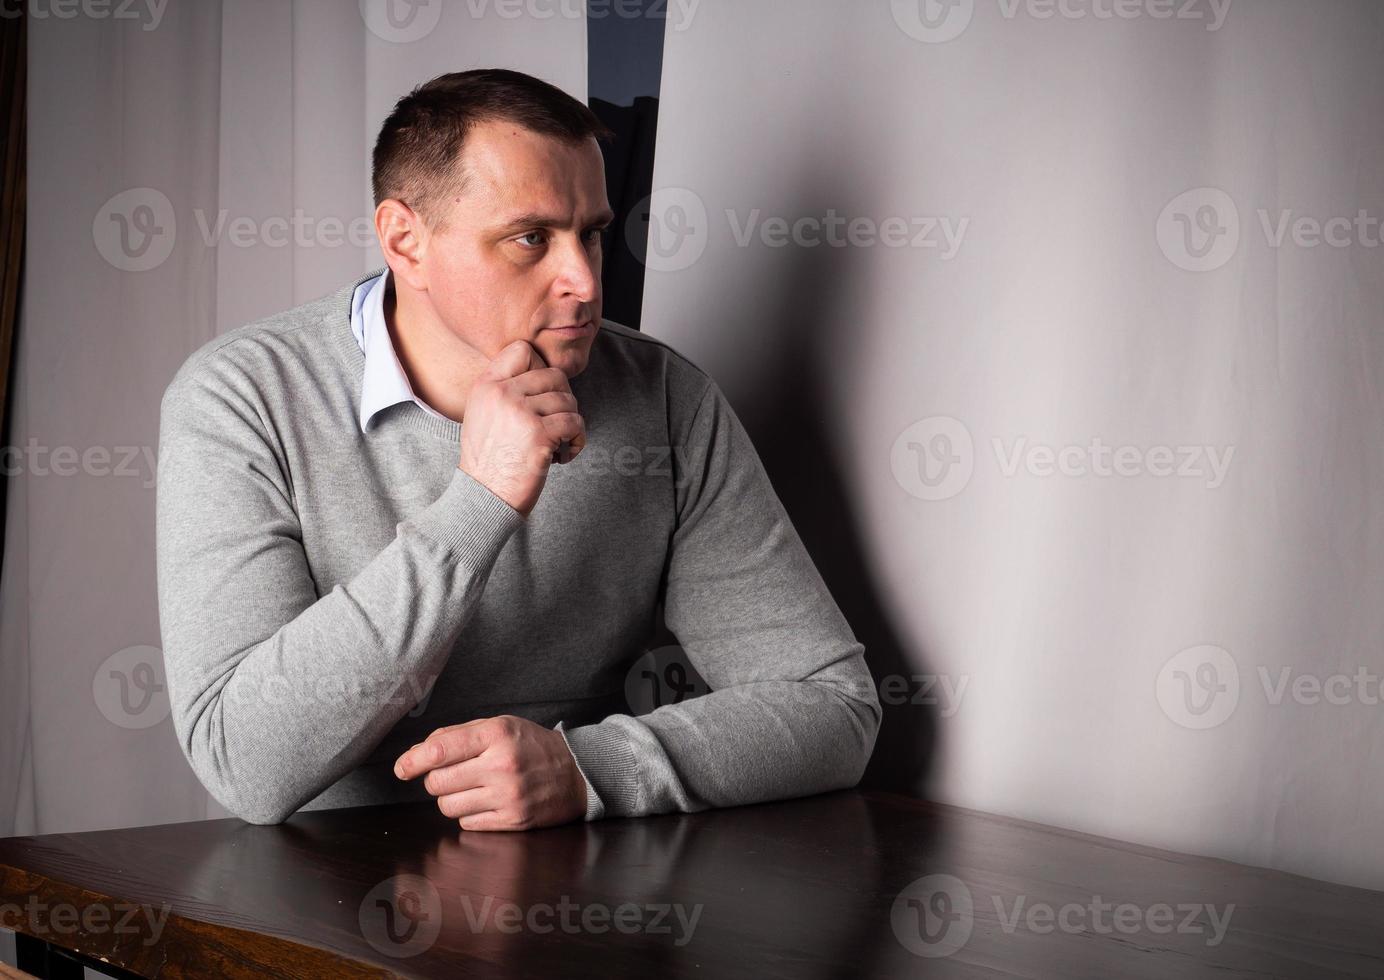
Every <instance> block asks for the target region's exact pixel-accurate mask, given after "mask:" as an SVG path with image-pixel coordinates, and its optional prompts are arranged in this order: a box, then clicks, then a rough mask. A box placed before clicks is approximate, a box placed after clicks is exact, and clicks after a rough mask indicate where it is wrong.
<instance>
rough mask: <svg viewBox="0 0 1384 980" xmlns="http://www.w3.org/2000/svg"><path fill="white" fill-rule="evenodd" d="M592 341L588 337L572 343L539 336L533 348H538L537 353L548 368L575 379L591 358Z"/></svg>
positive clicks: (591, 338)
mask: <svg viewBox="0 0 1384 980" xmlns="http://www.w3.org/2000/svg"><path fill="white" fill-rule="evenodd" d="M594 339H595V338H594V337H589V338H586V339H584V340H581V341H576V342H573V341H564V340H561V339H559V338H551V337H544V336H542V335H541V334H540V335H539V338H538V341H537V342H536V343H535V344H534V346H535V347H536V348H538V353H540V354H542V355H543V360H544V361H546V362H547V364H548V366H549V367H555V368H557V369H558V370H560V371H561V372H562V373H563V374H565V375H567V377H569V378H575V377H576V376H577V375H579V374H581V373H582V372H583V371H585V370H586V364H587V361H589V360H590V358H591V341H592V340H594Z"/></svg>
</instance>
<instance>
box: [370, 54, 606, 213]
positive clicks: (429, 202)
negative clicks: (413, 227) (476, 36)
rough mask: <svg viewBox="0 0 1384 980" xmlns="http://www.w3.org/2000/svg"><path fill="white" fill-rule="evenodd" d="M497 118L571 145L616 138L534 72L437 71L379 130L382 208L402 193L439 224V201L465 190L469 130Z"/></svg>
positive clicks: (376, 174) (376, 181)
mask: <svg viewBox="0 0 1384 980" xmlns="http://www.w3.org/2000/svg"><path fill="white" fill-rule="evenodd" d="M496 120H500V121H504V122H512V123H516V124H518V125H520V126H522V127H524V128H525V129H528V130H531V131H533V132H535V133H540V134H542V135H544V136H552V137H555V138H557V139H560V140H563V141H565V142H569V143H580V142H581V141H582V140H585V139H586V138H588V137H592V136H594V137H595V138H596V139H597V140H608V139H612V138H613V137H614V135H615V134H614V133H613V132H611V130H610V129H609V128H608V127H606V126H605V124H604V123H602V122H601V120H600V119H599V118H598V117H597V116H596V114H595V113H594V112H592V111H591V109H590V108H589V107H587V106H585V105H582V103H581V102H579V101H577V100H576V99H574V98H572V96H570V95H568V94H567V93H566V92H564V91H562V89H560V88H558V87H557V86H556V85H551V84H549V83H548V82H545V81H543V80H542V79H539V78H534V77H533V76H532V75H525V74H524V73H523V72H518V71H510V70H509V69H506V68H477V69H474V70H472V71H455V72H450V73H448V74H446V75H438V76H437V77H436V78H434V79H432V80H430V81H427V82H424V83H423V84H421V85H419V86H417V87H416V88H414V89H413V91H411V92H409V94H408V95H405V96H404V97H403V98H401V99H400V100H399V101H398V102H397V103H395V105H394V111H393V112H391V113H390V114H389V118H388V119H386V120H385V121H384V125H383V126H381V127H380V135H379V137H378V138H377V139H376V140H375V152H374V155H373V158H372V162H371V175H370V181H371V185H372V189H373V191H374V194H375V205H376V206H379V203H380V202H381V201H383V200H386V199H388V198H396V199H398V200H401V201H403V202H404V203H405V204H407V205H408V206H409V207H411V208H413V209H414V210H415V211H417V212H419V214H421V215H422V216H423V220H425V221H426V222H428V224H429V225H430V226H432V227H434V228H440V227H441V224H442V221H441V219H442V216H443V214H444V213H445V209H444V208H441V207H438V204H439V203H440V202H441V201H443V200H446V199H448V198H450V197H452V196H453V195H456V194H460V193H461V192H462V191H463V190H465V187H466V175H465V174H464V173H462V169H461V166H460V154H461V149H462V144H463V143H464V141H465V139H466V134H467V132H469V131H470V129H471V127H472V126H474V125H476V123H479V122H489V121H496Z"/></svg>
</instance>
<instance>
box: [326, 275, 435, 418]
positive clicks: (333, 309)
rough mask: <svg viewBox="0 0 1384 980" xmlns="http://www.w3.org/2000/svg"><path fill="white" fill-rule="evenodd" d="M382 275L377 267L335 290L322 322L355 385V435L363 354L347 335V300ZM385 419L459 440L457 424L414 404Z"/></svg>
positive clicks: (353, 337) (399, 407)
mask: <svg viewBox="0 0 1384 980" xmlns="http://www.w3.org/2000/svg"><path fill="white" fill-rule="evenodd" d="M384 271H385V270H384V266H381V267H380V268H378V269H376V270H374V271H373V272H367V273H366V274H365V275H363V276H361V277H360V278H359V279H357V280H356V281H355V282H353V283H351V284H350V285H348V286H343V287H342V288H341V289H339V290H338V291H337V293H336V295H335V296H334V297H333V298H332V302H331V304H330V309H329V310H328V311H327V315H326V317H325V318H324V320H323V323H324V325H325V326H326V328H327V333H328V336H329V337H330V338H331V340H332V342H333V343H334V344H335V345H336V347H337V349H338V350H339V351H340V353H341V354H342V356H344V357H345V358H346V363H347V364H349V365H350V367H351V377H352V380H353V381H354V382H355V392H354V393H355V403H356V425H355V428H356V431H357V432H359V431H360V392H361V386H362V385H364V384H365V352H364V351H363V350H361V349H360V344H359V343H358V342H357V341H356V335H355V334H354V333H353V332H352V331H351V297H352V295H354V293H355V291H356V288H357V287H358V286H360V285H361V284H362V283H364V282H368V281H369V280H371V279H373V278H375V277H376V276H378V275H382V274H383V273H384ZM388 418H389V419H392V420H394V422H395V423H396V424H398V425H403V426H406V427H408V428H409V429H412V430H414V431H416V432H424V433H427V434H428V435H430V436H434V437H436V438H439V439H446V440H448V441H451V442H459V441H460V440H461V423H460V422H454V421H452V420H451V419H448V418H437V417H435V416H432V415H429V414H428V413H427V412H425V411H423V409H421V408H419V407H418V405H417V404H415V403H414V402H401V403H400V404H399V405H394V406H391V407H390V409H389V415H388ZM381 424H384V422H383V421H379V422H376V423H375V426H378V425H381ZM375 426H372V427H371V432H372V433H373V432H374V431H375Z"/></svg>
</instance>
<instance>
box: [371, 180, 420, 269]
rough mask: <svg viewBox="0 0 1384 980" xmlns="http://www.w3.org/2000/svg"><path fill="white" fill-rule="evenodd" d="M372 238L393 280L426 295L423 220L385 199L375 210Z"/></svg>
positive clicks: (404, 205) (418, 215) (410, 210)
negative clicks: (373, 234)
mask: <svg viewBox="0 0 1384 980" xmlns="http://www.w3.org/2000/svg"><path fill="white" fill-rule="evenodd" d="M375 235H376V237H377V238H378V239H379V241H380V251H382V252H384V260H385V262H386V263H388V265H389V268H390V271H391V272H393V273H394V276H395V278H396V279H398V280H401V281H403V282H405V283H407V284H408V285H409V287H410V288H412V289H414V290H416V291H418V292H423V291H426V289H427V276H426V275H425V274H424V271H423V264H422V260H423V252H424V250H425V249H426V247H427V238H428V228H427V226H426V225H425V224H424V222H423V216H422V215H420V214H419V213H418V212H417V211H415V210H413V208H411V207H409V206H408V205H407V204H405V203H404V202H403V201H400V200H398V199H397V198H392V197H391V198H386V199H385V200H383V201H381V202H380V203H379V205H377V206H376V208H375Z"/></svg>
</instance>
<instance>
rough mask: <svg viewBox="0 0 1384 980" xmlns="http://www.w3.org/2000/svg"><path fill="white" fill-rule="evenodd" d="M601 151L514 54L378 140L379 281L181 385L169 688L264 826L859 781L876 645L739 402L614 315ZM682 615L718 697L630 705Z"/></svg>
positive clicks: (161, 480)
mask: <svg viewBox="0 0 1384 980" xmlns="http://www.w3.org/2000/svg"><path fill="white" fill-rule="evenodd" d="M606 136H608V132H607V131H605V130H604V128H603V127H602V126H601V124H600V122H599V121H598V120H597V119H596V117H595V116H594V114H592V113H591V112H590V110H589V109H588V108H587V107H585V106H583V105H582V104H581V103H579V102H577V101H576V100H574V99H572V98H571V97H570V96H568V95H566V94H564V93H563V92H561V91H560V90H559V89H557V88H555V87H553V86H551V85H548V84H547V83H545V82H541V81H539V80H537V79H535V78H531V77H530V76H527V75H523V74H520V73H517V72H512V71H501V70H482V71H469V72H461V73H454V74H449V75H444V76H441V77H439V78H436V79H434V80H432V81H431V82H428V83H426V84H425V85H422V86H419V87H418V88H416V89H415V90H414V91H413V92H412V93H410V94H409V95H408V96H406V97H405V98H403V99H401V100H400V101H399V102H398V104H397V105H396V107H395V109H394V111H393V113H392V114H391V116H390V117H389V119H388V120H386V122H385V124H384V126H383V128H382V129H381V132H380V135H379V139H378V142H377V144H376V147H375V151H374V161H373V163H374V174H373V177H374V195H375V201H376V210H375V229H376V232H377V234H378V238H379V243H380V247H381V249H382V250H383V252H384V256H385V260H386V262H387V263H388V268H387V270H383V271H382V272H380V273H373V274H371V275H368V276H366V277H364V278H362V279H360V280H358V281H357V282H355V283H352V284H351V285H349V286H345V287H343V288H341V289H339V290H338V291H336V292H335V293H333V294H332V295H329V296H327V297H324V298H322V299H319V300H316V301H314V302H310V303H307V304H305V305H303V306H300V307H297V308H296V309H293V310H289V311H287V312H285V313H281V314H278V315H275V316H271V317H268V318H266V319H264V320H261V321H258V322H256V323H252V324H249V325H247V326H244V327H241V328H239V329H236V330H232V331H230V332H229V333H226V334H224V335H222V336H220V337H218V338H217V339H216V340H214V341H212V342H211V343H209V344H207V345H205V346H204V347H203V348H201V349H200V350H199V351H197V352H196V353H194V354H193V355H192V356H191V357H190V358H189V359H188V361H187V362H186V363H185V364H184V365H183V366H182V368H181V369H180V370H179V371H178V373H177V375H176V376H175V377H174V379H173V381H172V383H171V384H170V385H169V387H168V390H167V392H166V393H165V395H164V398H163V404H162V416H161V430H160V439H159V441H160V453H159V473H158V541H157V552H158V587H159V607H160V619H161V626H162V631H163V642H164V656H165V659H166V663H167V671H168V686H169V694H170V698H171V701H172V705H173V718H174V723H175V728H176V730H177V733H178V736H179V739H180V740H181V743H182V747H183V751H184V752H185V754H186V755H187V758H188V760H189V762H190V763H191V764H192V767H193V769H194V770H195V771H196V773H197V775H198V777H199V778H200V779H201V780H202V782H203V783H204V784H205V785H206V787H207V789H208V790H209V791H210V792H211V793H212V795H214V796H215V797H216V798H217V799H218V800H220V801H221V802H222V804H224V805H225V806H226V808H227V809H229V810H230V811H231V812H232V813H234V814H236V815H237V816H240V817H241V818H243V819H245V820H248V821H251V822H254V823H276V822H279V821H282V820H284V819H285V818H286V817H288V816H289V815H290V814H292V813H293V812H295V811H296V810H298V809H300V808H306V809H320V808H325V807H339V806H351V805H361V804H367V803H383V802H393V801H402V800H414V799H428V798H430V797H431V798H435V799H436V801H437V806H438V808H439V809H440V810H441V812H442V813H443V814H445V815H446V816H448V817H450V818H453V819H455V820H457V821H458V822H459V824H460V826H461V827H462V828H463V829H467V830H515V829H526V828H533V827H543V826H550V825H554V824H560V823H564V822H568V821H572V820H577V819H583V818H584V819H586V820H595V819H599V818H602V817H608V816H639V815H644V814H653V813H663V812H669V811H674V810H679V811H685V812H691V811H696V810H702V809H706V808H708V807H714V806H728V805H734V804H740V803H749V802H754V801H759V800H767V799H776V798H784V797H790V796H801V795H806V794H811V793H818V792H823V791H826V790H831V789H836V788H840V787H846V786H850V785H854V784H855V783H856V782H857V781H858V780H859V778H860V775H861V773H862V771H863V769H864V766H865V763H866V761H867V759H868V758H869V755H870V751H871V749H872V747H873V744H874V740H875V734H876V731H877V729H878V725H879V717H880V708H879V701H878V698H877V697H876V695H875V692H874V689H873V684H872V682H871V679H870V676H869V673H868V671H867V670H866V667H865V665H864V661H863V658H862V647H861V645H860V644H859V643H858V642H856V640H855V638H854V636H853V635H852V633H851V631H850V628H849V627H848V626H847V624H846V622H845V620H844V619H843V617H842V616H841V614H840V611H839V610H838V609H837V607H836V605H835V603H834V602H833V601H832V599H831V596H830V595H829V594H828V593H827V591H826V588H825V587H824V585H823V584H822V581H821V578H820V576H819V575H818V573H817V571H816V568H815V567H814V566H813V564H812V561H811V559H810V558H809V556H808V555H807V553H806V551H805V550H804V548H803V547H802V544H801V542H800V541H799V539H798V536H797V534H796V533H795V532H794V530H793V527H792V525H791V524H790V522H789V520H788V517H787V515H786V513H785V512H784V510H783V507H782V505H781V503H780V501H779V499H778V497H777V496H776V495H775V493H774V491H773V488H772V486H771V484H770V483H769V481H768V479H767V477H766V475H765V473H764V470H763V467H762V465H761V464H760V461H759V458H758V457H757V455H756V454H755V451H754V449H753V447H752V446H751V444H750V441H749V439H748V437H747V436H746V434H745V431H744V429H743V428H742V426H741V424H740V422H739V420H738V419H737V418H736V416H735V414H734V413H733V412H732V410H731V407H730V405H729V404H728V403H727V401H726V399H725V397H724V396H723V395H722V393H721V392H720V390H719V389H718V388H717V386H716V385H715V384H714V383H713V382H712V381H711V379H710V378H709V377H708V376H707V375H706V374H704V373H703V372H702V371H701V370H700V369H698V368H697V367H696V366H695V365H693V364H692V363H691V362H690V361H689V360H687V359H686V358H685V357H683V356H681V355H680V354H678V353H677V352H676V351H674V350H673V349H672V348H670V347H669V346H668V345H666V344H664V343H661V342H659V341H657V340H655V339H653V338H651V337H648V336H646V335H644V334H641V333H639V332H637V331H634V330H630V329H628V328H626V327H623V326H620V325H618V324H615V323H612V322H610V321H606V320H602V318H601V230H602V229H603V228H604V227H605V226H606V225H607V224H608V223H609V222H610V221H611V220H612V214H611V211H610V207H609V204H608V202H607V199H606V191H605V177H604V168H603V162H602V157H601V152H600V146H599V144H598V142H597V140H598V138H605V137H606ZM660 610H661V612H662V617H663V619H664V621H665V622H666V625H667V627H668V628H669V629H671V630H672V631H673V633H674V635H675V636H676V637H677V638H678V640H679V643H680V645H681V646H682V647H683V648H684V650H685V651H686V656H687V658H688V660H689V661H690V663H691V664H692V665H693V666H695V668H696V669H697V671H698V672H699V673H700V674H701V675H702V677H704V678H705V680H706V682H707V684H708V685H709V686H710V687H711V689H712V693H710V694H706V695H704V696H702V697H699V698H693V699H687V700H683V701H681V702H680V703H673V704H666V705H664V706H662V707H659V708H657V709H656V710H654V711H652V712H650V713H647V714H643V715H639V716H635V715H634V714H632V713H626V712H627V711H628V710H629V704H628V702H627V701H626V698H625V687H626V684H625V682H626V677H627V675H628V674H629V672H630V670H631V668H632V667H633V666H634V664H635V662H636V661H637V660H638V659H639V657H640V656H641V654H642V653H643V652H644V651H645V650H646V649H647V647H648V645H649V643H650V640H651V638H652V637H653V635H654V632H653V631H654V630H655V628H656V625H657V622H658V619H659V615H660Z"/></svg>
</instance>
